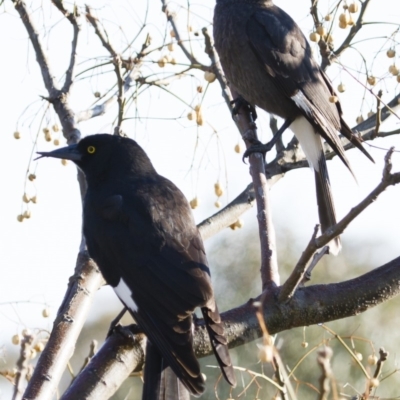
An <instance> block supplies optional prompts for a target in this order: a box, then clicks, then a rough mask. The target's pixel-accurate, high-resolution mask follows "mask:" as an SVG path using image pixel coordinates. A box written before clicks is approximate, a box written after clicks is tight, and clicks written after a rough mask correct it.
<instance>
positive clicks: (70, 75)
mask: <svg viewBox="0 0 400 400" xmlns="http://www.w3.org/2000/svg"><path fill="white" fill-rule="evenodd" d="M52 1H53V4H54V5H55V6H56V7H57V8H58V9H59V10H60V12H61V13H62V14H63V15H64V16H65V18H67V19H68V21H69V22H71V24H72V27H73V29H74V35H73V38H72V46H71V56H70V61H69V67H68V69H67V72H66V74H65V82H64V86H63V88H62V89H61V91H62V92H63V93H68V92H69V91H70V90H71V86H72V84H73V82H74V79H75V66H76V49H77V47H78V37H79V32H80V29H81V27H80V24H79V21H80V18H79V17H80V15H79V9H78V7H77V6H76V5H74V11H73V12H72V13H71V12H70V11H68V10H67V9H66V8H65V7H64V2H63V1H62V0H52Z"/></svg>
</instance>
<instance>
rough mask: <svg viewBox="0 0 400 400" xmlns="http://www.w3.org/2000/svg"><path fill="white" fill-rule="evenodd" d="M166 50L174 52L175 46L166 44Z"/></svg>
mask: <svg viewBox="0 0 400 400" xmlns="http://www.w3.org/2000/svg"><path fill="white" fill-rule="evenodd" d="M168 50H169V51H174V50H175V44H174V43H169V44H168Z"/></svg>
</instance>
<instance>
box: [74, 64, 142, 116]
mask: <svg viewBox="0 0 400 400" xmlns="http://www.w3.org/2000/svg"><path fill="white" fill-rule="evenodd" d="M141 65H142V64H141V63H140V62H139V63H137V64H135V66H134V67H133V68H132V70H131V71H130V72H129V74H128V75H127V76H126V78H125V80H124V82H123V83H124V85H123V92H124V93H127V92H128V91H129V90H130V89H131V88H132V87H134V83H135V82H136V81H137V80H138V79H139V77H140V67H141ZM118 93H119V91H117V92H115V93H114V95H113V96H112V97H110V98H109V99H107V100H106V101H105V102H104V103H102V104H98V105H96V106H94V107H93V108H91V109H88V110H84V111H80V112H79V113H77V114H76V117H75V119H76V121H77V122H78V123H79V122H83V121H87V120H89V119H91V118H95V117H99V116H101V115H104V114H105V113H107V112H108V111H109V109H110V108H111V107H112V106H113V105H114V104H115V103H116V101H117V100H118Z"/></svg>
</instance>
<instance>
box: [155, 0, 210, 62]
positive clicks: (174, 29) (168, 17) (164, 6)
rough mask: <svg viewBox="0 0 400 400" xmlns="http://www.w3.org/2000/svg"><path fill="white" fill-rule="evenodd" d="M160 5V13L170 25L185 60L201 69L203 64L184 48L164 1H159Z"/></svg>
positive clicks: (172, 15) (173, 19)
mask: <svg viewBox="0 0 400 400" xmlns="http://www.w3.org/2000/svg"><path fill="white" fill-rule="evenodd" d="M161 3H162V11H163V12H164V13H165V15H166V17H167V20H168V22H169V23H170V24H171V26H172V29H173V31H174V33H175V38H176V41H177V43H178V46H179V47H180V48H181V49H182V51H183V53H184V54H185V56H186V58H187V59H188V60H189V61H190V64H192V65H197V66H200V67H202V66H203V64H201V63H200V62H199V61H197V59H196V57H195V56H194V55H193V54H192V53H191V52H190V51H189V50H188V49H187V48H186V46H185V45H184V44H183V41H182V39H181V35H180V33H179V29H178V27H177V25H176V21H175V16H174V14H173V13H170V12H169V11H168V5H167V3H166V1H165V0H161Z"/></svg>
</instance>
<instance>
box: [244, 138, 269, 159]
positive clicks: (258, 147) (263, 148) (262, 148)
mask: <svg viewBox="0 0 400 400" xmlns="http://www.w3.org/2000/svg"><path fill="white" fill-rule="evenodd" d="M274 144H275V143H273V142H272V141H271V142H268V143H265V144H264V143H261V142H260V141H258V140H257V141H256V142H255V143H254V144H252V145H251V146H250V147H249V148H248V149H247V150H246V151H245V152H244V154H243V157H242V161H243V162H244V163H246V161H245V159H246V158H248V157H249V156H250V155H251V154H254V153H261V154H262V155H263V156H264V161H265V156H266V154H267V153H268V152H269V151H270V150H271V149H272V148H273V147H274Z"/></svg>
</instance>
